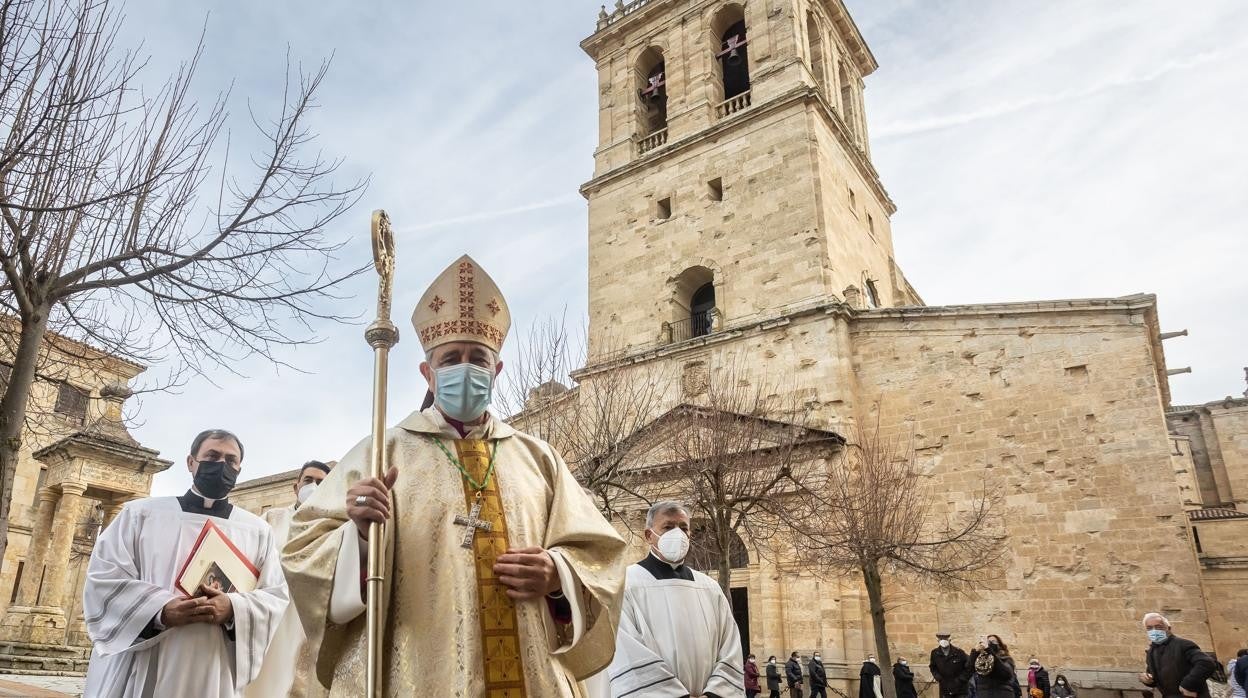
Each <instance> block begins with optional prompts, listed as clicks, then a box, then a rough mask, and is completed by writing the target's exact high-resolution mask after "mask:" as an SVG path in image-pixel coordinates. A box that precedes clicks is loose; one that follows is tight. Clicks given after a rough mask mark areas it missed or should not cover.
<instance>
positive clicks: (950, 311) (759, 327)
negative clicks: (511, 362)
mask: <svg viewBox="0 0 1248 698" xmlns="http://www.w3.org/2000/svg"><path fill="white" fill-rule="evenodd" d="M1156 304H1157V297H1156V296H1154V295H1152V294H1135V295H1131V296H1124V297H1121V298H1073V299H1068V300H1053V301H1026V302H1016V303H982V304H974V305H944V306H941V305H923V306H919V305H911V306H901V307H897V308H873V309H870V310H855V309H853V308H851V307H849V306H848V305H846V304H845V303H843V302H841V301H839V300H831V301H828V302H817V303H815V304H811V305H807V306H803V307H798V308H793V309H790V310H786V311H782V312H781V313H780V314H777V315H771V316H768V317H765V318H757V317H754V318H750V319H748V320H745V321H742V322H739V323H738V324H735V325H727V326H726V327H724V329H723V330H720V331H719V332H712V333H711V334H707V335H703V336H701V337H694V338H692V339H686V340H684V341H681V342H674V343H672V344H665V345H662V346H653V345H649V346H645V347H640V348H638V349H636V350H635V351H632V352H628V353H623V354H615V355H611V356H608V357H602V358H599V359H597V360H596V362H591V363H589V364H587V365H586V366H585V367H584V368H582V369H579V370H577V371H574V372H573V373H572V378H573V379H574V380H576V381H578V382H579V381H581V380H583V379H584V378H585V377H587V376H592V375H594V374H597V373H601V372H603V371H609V370H613V369H617V368H623V367H626V366H630V365H635V364H641V363H645V362H647V361H651V360H654V359H659V358H666V357H671V356H678V355H681V354H687V353H691V352H694V351H697V350H700V349H703V348H705V347H713V346H716V345H719V344H724V343H726V342H731V341H733V340H736V339H738V338H740V337H743V336H746V335H748V334H751V333H754V332H765V331H767V330H770V329H773V328H776V327H784V326H786V325H789V324H792V323H793V322H794V321H797V320H800V319H802V318H807V317H812V316H819V315H837V316H840V317H842V318H844V319H846V320H849V321H850V322H852V323H855V324H856V323H859V322H861V323H879V322H884V321H897V320H907V319H920V318H967V317H972V318H973V317H994V318H1000V317H1005V316H1017V317H1023V316H1027V315H1046V314H1063V313H1088V312H1091V313H1123V312H1125V313H1133V312H1138V311H1141V310H1147V309H1149V308H1155V307H1156ZM853 329H867V328H861V327H860V328H853Z"/></svg>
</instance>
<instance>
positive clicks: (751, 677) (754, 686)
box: [745, 660, 758, 691]
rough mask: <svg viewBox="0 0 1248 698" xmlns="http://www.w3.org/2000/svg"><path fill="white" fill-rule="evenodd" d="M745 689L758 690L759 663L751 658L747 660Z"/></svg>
mask: <svg viewBox="0 0 1248 698" xmlns="http://www.w3.org/2000/svg"><path fill="white" fill-rule="evenodd" d="M745 690H747V691H749V690H754V691H757V690H758V664H756V663H754V662H751V661H749V660H746V662H745Z"/></svg>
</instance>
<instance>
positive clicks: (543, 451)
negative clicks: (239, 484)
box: [283, 256, 624, 698]
mask: <svg viewBox="0 0 1248 698" xmlns="http://www.w3.org/2000/svg"><path fill="white" fill-rule="evenodd" d="M412 322H413V324H414V326H415V329H416V332H417V335H418V337H419V339H420V343H421V345H422V347H423V348H424V351H425V358H426V361H425V362H424V363H422V364H421V367H420V372H421V375H422V377H423V378H424V380H425V382H426V383H427V384H428V386H429V389H430V391H431V393H432V395H433V398H434V399H433V404H432V405H431V406H429V407H427V408H425V409H422V410H420V411H418V412H414V413H412V414H411V415H409V416H408V417H407V418H405V419H403V420H402V421H401V422H399V424H398V425H397V426H396V427H394V428H391V429H389V430H388V431H387V432H386V437H385V438H386V441H385V449H386V452H387V455H388V462H389V463H390V464H392V466H393V467H392V468H391V469H390V471H389V472H388V473H386V474H385V476H384V477H383V478H380V479H373V478H369V477H368V471H369V449H370V440H369V439H365V440H364V441H362V442H360V443H359V444H358V445H357V446H356V447H355V448H353V449H352V450H351V452H350V453H348V454H347V455H346V456H345V457H343V459H342V460H341V461H340V462H339V464H338V466H337V467H336V468H334V470H333V471H332V472H331V473H330V474H329V476H328V477H327V478H325V480H324V482H322V484H321V486H320V487H319V488H318V489H317V491H316V493H315V494H314V495H313V496H312V497H311V499H309V500H308V501H307V502H306V503H305V504H304V505H303V506H301V507H300V508H299V510H298V511H296V512H295V515H294V520H293V522H292V525H291V538H290V542H289V543H287V545H286V547H285V550H284V553H283V563H284V567H285V570H286V577H287V580H288V581H289V583H290V585H291V592H292V593H291V595H292V597H293V598H294V599H295V603H296V605H297V606H298V607H299V616H300V617H301V618H302V619H303V621H304V626H305V630H306V632H307V635H308V642H309V643H311V644H312V645H314V646H315V647H317V648H318V649H317V670H318V674H319V675H320V677H321V681H322V683H324V684H325V685H327V686H329V687H330V695H331V696H358V695H360V693H361V691H362V689H363V687H364V674H365V670H366V667H365V661H364V660H365V643H366V632H365V627H364V626H365V622H364V620H365V619H364V613H363V612H364V610H365V601H364V598H363V590H362V577H363V574H364V570H365V569H366V563H367V560H366V555H367V548H368V546H367V541H366V540H365V536H367V535H368V530H369V522H372V521H378V522H380V521H384V522H385V523H386V525H385V528H384V531H385V539H384V541H383V543H384V545H383V547H384V550H385V551H386V552H385V558H384V560H385V569H384V585H383V587H382V588H383V597H382V606H383V608H384V614H383V617H384V618H385V621H384V626H383V635H384V638H385V643H384V645H383V652H382V665H383V668H382V683H383V686H384V687H385V694H386V695H400V694H405V692H406V694H416V695H439V696H459V697H462V698H520V697H523V696H529V697H531V698H547V697H550V698H555V697H568V698H572V697H577V696H583V695H584V693H583V688H582V686H581V684H580V682H581V680H582V679H584V678H586V677H588V676H589V675H591V674H594V673H595V672H597V671H598V670H600V669H602V668H604V667H605V666H607V664H608V663H610V661H611V657H612V655H613V653H614V648H615V636H616V629H617V623H618V620H619V613H620V596H621V593H622V590H623V583H624V574H623V573H624V565H623V558H622V554H623V551H624V542H623V540H622V539H621V538H620V537H619V535H618V534H616V532H615V530H614V529H613V528H612V526H611V525H610V524H609V523H608V522H607V521H606V519H605V518H603V516H602V515H601V514H600V513H599V512H598V510H597V509H596V508H595V506H594V504H593V502H592V501H591V499H590V498H589V496H588V495H587V494H586V493H585V491H584V490H583V489H582V488H581V486H580V485H579V484H578V483H577V482H576V479H575V478H574V477H573V476H572V473H571V472H570V471H569V470H568V467H567V465H566V464H565V463H564V462H563V459H562V458H561V457H560V455H559V453H558V452H557V451H556V450H555V449H553V448H552V447H551V446H550V445H549V444H547V443H545V442H543V441H541V440H540V439H537V438H534V437H533V436H530V435H528V434H525V433H523V432H520V431H517V430H516V429H513V428H512V427H510V426H508V425H507V424H506V423H504V422H503V421H502V420H500V419H499V418H498V417H497V416H496V415H494V414H492V413H491V412H490V411H489V405H490V402H491V398H492V395H493V390H494V382H495V379H496V378H497V376H498V374H499V372H500V371H501V370H502V366H503V365H502V362H501V361H500V360H499V352H500V351H501V350H502V346H503V341H504V338H505V337H506V335H507V331H508V329H509V328H510V324H511V319H510V312H509V310H508V307H507V303H506V301H505V299H504V298H503V295H502V293H501V292H500V291H499V289H498V287H497V286H496V285H495V283H494V281H493V280H492V279H491V278H490V277H489V275H487V274H486V273H485V271H484V270H483V269H482V268H481V267H480V265H478V264H477V263H476V262H475V261H474V260H472V259H471V258H470V257H468V256H464V257H461V258H460V259H458V260H456V261H455V262H454V263H453V264H452V265H451V266H450V267H448V268H447V269H446V271H444V272H443V273H442V274H441V275H440V276H439V277H438V278H437V279H436V280H435V281H434V283H433V284H432V285H431V286H430V287H429V289H428V290H427V291H426V292H425V294H424V296H423V297H422V298H421V300H420V304H419V305H418V306H417V307H416V310H415V312H414V313H413V316H412ZM409 389H415V386H411V387H409ZM400 390H401V389H400ZM361 421H364V420H361ZM457 524H458V525H457Z"/></svg>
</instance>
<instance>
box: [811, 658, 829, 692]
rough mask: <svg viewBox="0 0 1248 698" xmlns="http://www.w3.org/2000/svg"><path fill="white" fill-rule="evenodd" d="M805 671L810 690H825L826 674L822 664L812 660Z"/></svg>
mask: <svg viewBox="0 0 1248 698" xmlns="http://www.w3.org/2000/svg"><path fill="white" fill-rule="evenodd" d="M806 671H807V672H809V673H810V687H811V688H827V687H828V672H827V670H825V669H824V668H823V662H816V661H815V660H814V659H813V658H812V659H811V660H810V663H809V664H807V665H806Z"/></svg>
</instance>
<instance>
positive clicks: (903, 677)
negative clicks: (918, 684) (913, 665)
mask: <svg viewBox="0 0 1248 698" xmlns="http://www.w3.org/2000/svg"><path fill="white" fill-rule="evenodd" d="M893 684H894V685H895V686H896V687H897V698H919V694H918V692H917V691H915V690H914V672H913V671H912V670H911V669H910V663H909V662H907V661H906V658H905V657H898V658H897V663H896V664H894V665H893Z"/></svg>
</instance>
